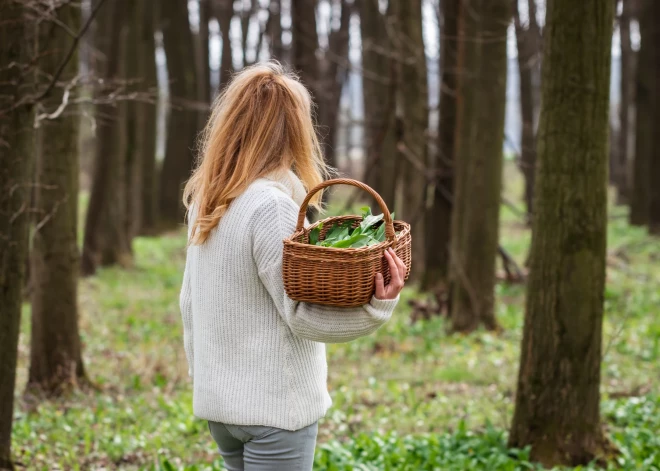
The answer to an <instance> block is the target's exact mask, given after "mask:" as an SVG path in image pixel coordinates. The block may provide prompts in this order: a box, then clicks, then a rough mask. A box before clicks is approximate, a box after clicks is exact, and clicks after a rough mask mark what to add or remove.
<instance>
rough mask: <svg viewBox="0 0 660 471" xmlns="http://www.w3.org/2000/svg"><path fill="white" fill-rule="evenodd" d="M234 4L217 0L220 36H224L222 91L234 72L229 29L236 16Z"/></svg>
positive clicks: (221, 59) (216, 11)
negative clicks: (234, 15)
mask: <svg viewBox="0 0 660 471" xmlns="http://www.w3.org/2000/svg"><path fill="white" fill-rule="evenodd" d="M233 5H234V2H233V1H232V0H215V3H214V11H215V16H216V18H217V20H218V24H219V25H220V34H221V36H222V56H221V57H220V86H219V87H218V88H219V89H220V90H222V89H224V88H225V85H227V83H228V82H229V78H230V77H231V74H232V73H233V72H234V60H233V58H232V49H231V40H230V37H229V29H230V27H231V18H232V16H233V14H234V6H233Z"/></svg>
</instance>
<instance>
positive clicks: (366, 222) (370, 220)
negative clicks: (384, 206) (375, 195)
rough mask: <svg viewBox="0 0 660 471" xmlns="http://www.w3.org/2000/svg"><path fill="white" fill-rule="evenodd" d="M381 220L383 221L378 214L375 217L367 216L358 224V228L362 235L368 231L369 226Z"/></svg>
mask: <svg viewBox="0 0 660 471" xmlns="http://www.w3.org/2000/svg"><path fill="white" fill-rule="evenodd" d="M382 220H383V215H382V214H379V215H377V216H373V215H369V216H367V217H365V218H364V219H363V220H362V222H361V223H360V228H361V229H362V233H365V232H366V231H367V229H369V228H370V227H371V226H373V225H374V224H376V223H377V222H380V221H382Z"/></svg>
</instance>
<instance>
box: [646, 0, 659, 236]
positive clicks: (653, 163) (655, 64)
mask: <svg viewBox="0 0 660 471" xmlns="http://www.w3.org/2000/svg"><path fill="white" fill-rule="evenodd" d="M648 4H649V5H648V14H649V21H650V23H651V24H650V31H649V35H648V36H649V42H650V45H651V47H652V49H651V51H652V56H651V57H650V62H651V64H650V66H649V67H650V68H651V70H652V72H651V74H652V75H651V77H652V78H653V81H652V82H650V83H651V84H652V88H651V90H650V91H651V100H650V101H651V113H652V115H651V123H654V124H656V125H657V123H658V122H660V85H658V77H660V49H659V47H660V23H658V22H659V21H660V4H659V3H658V2H657V1H649V2H648ZM651 139H652V142H651V144H650V147H649V173H648V177H647V178H648V183H647V184H648V188H649V232H650V233H651V234H654V235H660V185H658V177H659V176H660V134H658V132H657V131H656V132H652V134H651Z"/></svg>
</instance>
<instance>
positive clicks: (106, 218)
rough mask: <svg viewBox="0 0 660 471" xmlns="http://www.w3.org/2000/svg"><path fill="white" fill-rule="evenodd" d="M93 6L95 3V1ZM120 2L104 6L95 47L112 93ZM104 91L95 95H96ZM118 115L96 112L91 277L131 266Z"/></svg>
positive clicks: (108, 108) (102, 107)
mask: <svg viewBox="0 0 660 471" xmlns="http://www.w3.org/2000/svg"><path fill="white" fill-rule="evenodd" d="M96 1H98V0H96ZM124 1H125V0H116V1H113V2H107V4H106V3H104V4H103V14H102V15H101V16H100V18H99V20H100V21H99V23H98V25H97V28H96V37H95V39H94V40H95V44H96V47H97V48H98V49H99V50H100V51H101V52H102V54H103V57H102V59H98V61H97V64H98V73H99V75H100V76H101V77H103V82H104V83H105V84H107V85H108V86H109V87H112V88H114V87H116V86H117V84H116V79H117V78H118V77H119V72H120V69H119V67H120V63H121V58H120V42H121V30H122V28H121V25H122V23H123V19H124V11H125V7H126V5H125V4H124V3H123V2H124ZM107 92H108V90H106V89H100V90H99V91H98V93H99V94H105V93H107ZM119 116H120V114H119V110H118V108H117V107H116V106H115V104H113V103H108V104H99V105H97V106H96V126H97V130H96V149H95V154H96V155H95V162H94V171H93V176H92V191H91V195H90V198H89V207H88V209H87V216H86V219H85V236H84V241H83V252H82V274H83V275H92V274H93V273H94V272H95V271H96V268H97V267H98V266H99V265H113V264H120V265H129V264H130V263H131V262H132V255H131V245H130V240H129V239H128V237H127V231H126V156H125V154H124V153H123V152H122V148H121V146H120V138H121V132H120V129H121V128H120V124H119Z"/></svg>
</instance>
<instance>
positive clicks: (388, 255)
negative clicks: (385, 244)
mask: <svg viewBox="0 0 660 471" xmlns="http://www.w3.org/2000/svg"><path fill="white" fill-rule="evenodd" d="M394 257H395V255H392V249H389V248H388V249H386V250H385V259H386V260H387V263H388V265H389V266H390V277H391V279H390V283H389V284H390V285H393V287H398V286H399V284H400V278H401V276H400V275H399V267H398V266H397V264H396V262H395V261H394Z"/></svg>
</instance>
